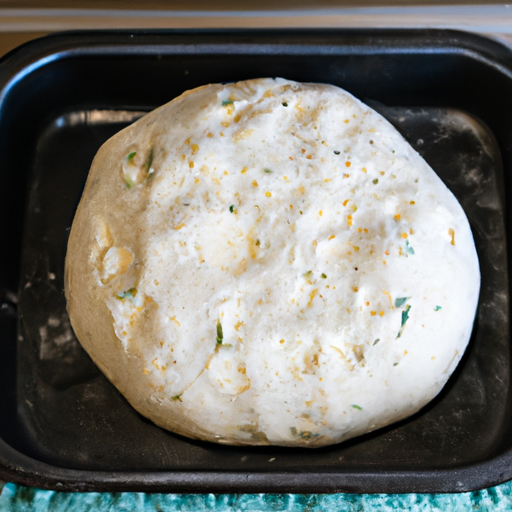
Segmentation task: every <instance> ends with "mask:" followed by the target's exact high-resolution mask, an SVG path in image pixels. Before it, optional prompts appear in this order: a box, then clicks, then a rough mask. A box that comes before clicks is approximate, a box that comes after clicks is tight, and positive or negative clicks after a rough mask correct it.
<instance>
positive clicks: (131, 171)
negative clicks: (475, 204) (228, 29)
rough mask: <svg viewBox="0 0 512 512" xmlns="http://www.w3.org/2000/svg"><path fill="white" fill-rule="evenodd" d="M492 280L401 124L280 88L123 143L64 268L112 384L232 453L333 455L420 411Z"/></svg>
mask: <svg viewBox="0 0 512 512" xmlns="http://www.w3.org/2000/svg"><path fill="white" fill-rule="evenodd" d="M133 152H135V153H136V155H135V156H133V155H132V158H131V159H130V158H128V155H130V154H131V153H133ZM269 171H270V172H269ZM230 206H232V208H231V209H230ZM230 210H233V211H230ZM479 285H480V273H479V267H478V260H477V256H476V251H475V247H474V242H473V238H472V234H471V231H470V228H469V225H468V221H467V219H466V217H465V215H464V213H463V211H462V208H461V207H460V205H459V204H458V202H457V201H456V199H455V198H454V197H453V195H452V194H451V193H450V192H449V191H448V189H447V188H446V187H445V185H444V184H443V183H442V182H441V180H440V179H439V178H438V177H437V175H436V174H435V173H434V172H433V171H432V170H431V169H430V167H429V166H428V165H427V164H426V163H425V162H424V161H423V159H422V158H421V157H420V156H419V155H418V154H417V153H416V152H415V151H414V150H413V149H412V148H411V147H410V146H409V145H408V144H407V143H406V142H405V141H404V140H403V138H402V137H401V136H400V135H399V134H398V133H397V132H396V130H395V129H394V128H393V127H391V125H390V124H389V123H388V122H387V121H386V120H384V119H383V118H382V117H381V116H379V115H378V114H377V113H375V112H374V111H372V110H371V109H369V108H368V107H367V106H365V105H364V104H362V103H361V102H359V101H358V100H357V99H355V98H354V97H352V96H351V95H350V94H348V93H346V92H345V91H342V90H340V89H338V88H336V87H333V86H330V85H322V84H298V83H295V82H289V81H286V80H283V79H276V80H273V79H259V80H251V81H246V82H240V83H237V84H228V85H208V86H205V87H201V88H198V89H194V90H192V91H188V92H186V93H185V94H183V95H181V96H180V97H178V98H176V99H175V100H173V101H172V102H170V103H168V104H167V105H164V106H162V107H160V108H158V109H157V110H155V111H154V112H152V113H150V114H148V115H147V116H145V117H144V118H142V119H140V120H139V121H137V122H136V123H134V124H133V125H131V126H130V127H128V128H126V129H125V130H123V131H122V132H120V133H118V134H117V135H116V136H114V137H113V138H111V139H110V140H109V141H107V142H106V143H105V144H104V145H103V146H102V147H101V149H100V150H99V152H98V154H97V155H96V158H95V159H94V162H93V165H92V168H91V171H90V174H89V177H88V180H87V184H86V188H85V191H84V194H83V197H82V200H81V202H80V205H79V207H78V211H77V214H76V217H75V220H74V222H73V227H72V230H71V234H70V239H69V246H68V254H67V258H66V297H67V300H68V310H69V314H70V318H71V322H72V325H73V328H74V330H75V332H76V335H77V336H78V339H79V340H80V342H81V343H82V345H83V346H84V348H85V349H86V350H87V352H88V353H89V354H90V355H91V357H92V359H93V360H94V361H95V362H96V363H97V365H98V366H99V367H100V369H101V370H102V371H103V372H104V373H105V375H106V376H107V377H108V378H109V379H110V380H111V381H112V382H113V383H114V385H115V386H116V387H117V388H118V389H119V390H120V391H121V393H123V395H124V396H125V397H126V398H127V399H128V401H129V402H130V403H131V404H132V405H133V407H135V408H136V409H137V410H138V411H139V412H140V413H141V414H143V415H144V416H147V417H148V418H150V419H151V420H153V421H154V422H155V423H156V424H158V425H160V426H162V427H164V428H167V429H169V430H172V431H174V432H177V433H179V434H183V435H185V436H189V437H191V438H198V439H204V440H208V441H216V442H220V443H225V444H274V445H284V446H307V447H318V446H324V445H328V444H333V443H338V442H340V441H343V440H345V439H348V438H351V437H354V436H357V435H360V434H363V433H365V432H369V431H372V430H375V429H377V428H380V427H382V426H385V425H388V424H390V423H392V422H395V421H397V420H400V419H402V418H404V417H407V416H409V415H411V414H413V413H414V412H416V411H418V410H419V409H420V408H421V407H423V406H424V405H425V404H426V403H428V402H429V401H430V400H431V399H432V398H433V397H434V396H435V395H436V394H437V393H438V392H439V391H440V390H441V388H442V387H443V385H444V384H445V382H446V380H447V379H448V377H449V376H450V374H451V373H452V372H453V370H454V369H455V367H456V365H457V363H458V362H459V360H460V358H461V357H462V354H463V352H464V349H465V347H466V345H467V343H468V340H469V337H470V334H471V330H472V324H473V319H474V315H475V310H476V305H477V300H478V293H479ZM401 298H402V299H403V298H407V300H406V301H405V303H404V304H402V305H400V306H395V301H396V299H401ZM398 302H400V301H398ZM439 306H440V308H439ZM409 307H410V309H408V310H407V313H406V309H407V308H409ZM407 315H408V318H405V317H407ZM404 319H405V325H404V327H403V329H402V331H401V335H400V336H398V333H399V332H400V329H401V325H402V323H404ZM218 323H220V324H221V325H222V330H223V339H222V343H221V344H219V343H218V340H217V336H218V333H217V325H218ZM376 340H378V341H376Z"/></svg>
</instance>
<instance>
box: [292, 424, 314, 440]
mask: <svg viewBox="0 0 512 512" xmlns="http://www.w3.org/2000/svg"><path fill="white" fill-rule="evenodd" d="M290 432H291V433H292V436H297V437H300V438H301V439H303V440H304V441H309V440H310V439H316V438H317V437H318V434H313V432H310V431H309V430H301V431H300V432H299V431H298V430H297V429H296V428H295V427H290Z"/></svg>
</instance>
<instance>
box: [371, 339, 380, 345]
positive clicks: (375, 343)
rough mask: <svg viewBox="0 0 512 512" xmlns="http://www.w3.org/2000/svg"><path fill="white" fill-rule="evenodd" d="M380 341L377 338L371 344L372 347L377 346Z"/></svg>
mask: <svg viewBox="0 0 512 512" xmlns="http://www.w3.org/2000/svg"><path fill="white" fill-rule="evenodd" d="M379 341H380V338H377V339H376V340H375V341H374V342H373V346H375V345H377V343H379Z"/></svg>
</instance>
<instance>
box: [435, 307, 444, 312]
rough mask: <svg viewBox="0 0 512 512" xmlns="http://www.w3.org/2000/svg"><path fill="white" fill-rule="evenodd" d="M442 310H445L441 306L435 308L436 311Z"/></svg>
mask: <svg viewBox="0 0 512 512" xmlns="http://www.w3.org/2000/svg"><path fill="white" fill-rule="evenodd" d="M440 309H443V308H442V307H441V306H436V307H435V308H434V311H439V310H440Z"/></svg>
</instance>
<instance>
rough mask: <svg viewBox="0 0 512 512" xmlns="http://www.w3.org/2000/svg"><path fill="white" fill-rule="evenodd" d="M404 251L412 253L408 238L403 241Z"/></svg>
mask: <svg viewBox="0 0 512 512" xmlns="http://www.w3.org/2000/svg"><path fill="white" fill-rule="evenodd" d="M405 251H406V252H407V253H408V254H414V249H413V248H412V247H411V246H410V245H409V240H406V241H405Z"/></svg>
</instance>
